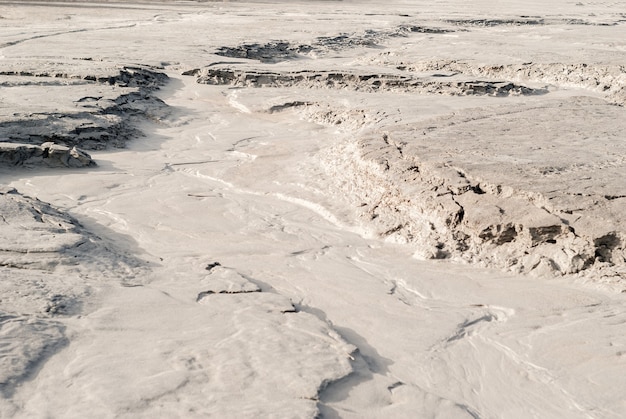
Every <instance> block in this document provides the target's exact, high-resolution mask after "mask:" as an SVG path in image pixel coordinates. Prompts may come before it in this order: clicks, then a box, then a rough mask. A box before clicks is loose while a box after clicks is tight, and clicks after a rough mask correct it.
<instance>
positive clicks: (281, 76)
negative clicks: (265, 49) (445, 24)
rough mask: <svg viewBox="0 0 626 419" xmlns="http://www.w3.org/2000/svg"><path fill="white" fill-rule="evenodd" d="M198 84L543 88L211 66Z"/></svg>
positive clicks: (510, 91)
mask: <svg viewBox="0 0 626 419" xmlns="http://www.w3.org/2000/svg"><path fill="white" fill-rule="evenodd" d="M186 74H187V75H196V76H197V77H198V83H203V84H210V85H232V86H240V87H300V88H325V89H340V90H344V89H347V90H353V91H359V92H376V91H386V92H417V93H423V94H443V95H454V96H464V95H488V96H510V95H538V94H545V93H547V90H546V89H543V88H532V87H527V86H523V85H520V84H516V83H512V82H509V81H497V80H486V79H485V80H476V79H467V78H445V79H442V78H441V77H438V76H437V75H433V76H432V77H428V76H424V77H414V76H407V75H402V74H393V73H375V74H372V73H357V72H343V71H289V72H276V71H263V70H242V69H237V68H228V67H226V68H214V67H208V68H205V69H198V70H194V71H189V72H187V73H186Z"/></svg>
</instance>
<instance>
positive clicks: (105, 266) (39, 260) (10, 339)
mask: <svg viewBox="0 0 626 419" xmlns="http://www.w3.org/2000/svg"><path fill="white" fill-rule="evenodd" d="M0 214H1V215H0V224H2V239H1V240H0V295H2V298H1V299H0V398H2V397H4V398H10V397H11V396H12V394H13V392H14V391H15V389H16V387H17V386H19V385H20V383H21V382H23V381H25V380H28V379H30V378H32V376H33V375H34V374H35V373H36V372H37V370H38V368H39V367H40V366H41V365H42V364H43V363H44V362H45V361H46V360H47V358H49V357H50V356H52V355H53V354H54V353H55V352H57V351H58V350H59V349H61V348H62V347H63V346H64V345H65V344H66V343H67V338H66V336H65V326H64V325H63V322H61V321H58V320H55V317H58V316H72V315H77V314H79V313H81V310H82V306H83V303H84V301H85V300H86V299H87V297H88V296H89V295H90V294H91V291H90V288H91V286H92V285H93V284H94V283H97V282H98V281H101V280H106V281H117V282H122V283H125V284H126V283H132V282H133V281H134V278H135V275H136V274H137V273H138V272H140V271H141V262H140V261H139V260H138V259H135V258H134V257H132V256H129V255H127V254H125V253H123V252H119V251H117V250H115V249H114V247H112V246H111V245H110V244H109V243H106V242H105V241H104V240H102V239H101V238H100V237H98V236H96V235H94V234H92V233H90V232H89V231H88V230H87V229H86V228H84V227H83V226H82V225H81V224H80V223H79V222H78V221H77V220H76V219H74V218H73V217H71V216H70V215H68V214H66V213H64V212H62V211H60V210H58V209H56V208H54V207H52V206H51V205H49V204H46V203H44V202H41V201H39V200H37V199H33V198H30V197H28V196H25V195H22V194H20V193H19V192H17V191H16V190H15V189H12V188H4V189H3V190H2V191H0ZM94 272H98V274H97V275H94Z"/></svg>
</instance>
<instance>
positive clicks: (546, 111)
mask: <svg viewBox="0 0 626 419" xmlns="http://www.w3.org/2000/svg"><path fill="white" fill-rule="evenodd" d="M557 102H559V103H545V104H543V105H540V106H530V105H524V106H517V107H515V108H511V109H506V108H505V109H495V108H491V107H489V108H485V109H472V110H468V111H465V112H459V113H457V114H456V115H455V116H450V115H447V116H445V117H441V118H439V119H430V120H426V121H424V122H423V123H418V124H407V125H406V126H394V127H388V129H387V130H385V131H383V132H381V131H379V130H377V131H374V132H371V131H370V132H369V134H365V135H361V136H359V137H358V138H357V139H354V140H353V141H349V142H347V143H344V144H340V145H337V146H335V147H334V148H333V149H331V150H329V151H327V152H326V153H325V155H324V156H323V160H322V161H323V163H324V165H325V167H326V170H327V171H328V173H329V175H330V176H329V178H331V179H335V180H336V184H337V187H339V188H341V189H343V190H349V191H350V192H351V199H352V202H353V204H354V205H355V206H356V207H357V208H358V209H359V212H360V214H361V218H362V223H363V224H364V225H366V226H370V227H371V228H373V230H374V231H375V232H376V234H377V235H379V236H380V237H384V238H388V239H389V240H394V241H400V242H405V243H414V244H417V248H418V249H420V250H419V251H418V254H419V256H421V257H425V258H454V259H461V260H466V261H471V262H477V263H480V264H483V265H487V266H497V267H499V268H504V269H509V270H513V271H517V272H533V273H536V274H541V275H543V274H555V273H556V274H574V273H580V272H584V271H589V272H591V271H596V272H597V271H600V272H601V274H600V275H598V277H599V278H604V279H598V280H599V281H602V280H607V281H618V282H619V281H620V278H621V277H622V276H623V274H624V271H626V250H625V248H626V246H625V243H626V232H625V231H624V230H623V225H622V221H621V220H623V219H624V217H625V216H626V213H624V208H626V205H625V204H626V198H625V197H626V193H625V191H624V190H623V182H622V180H621V179H622V174H623V172H624V165H625V164H626V161H625V160H624V158H623V153H624V151H623V150H622V149H623V143H622V142H621V141H619V138H620V135H621V134H620V132H621V130H623V129H624V128H626V127H615V126H614V125H613V126H612V127H613V128H611V129H608V128H606V126H609V125H607V124H606V123H605V122H606V120H611V121H615V120H616V119H617V118H621V117H622V116H623V115H622V108H621V107H614V106H611V105H608V104H606V102H603V101H601V100H598V99H595V100H594V99H584V98H578V99H573V100H569V101H562V102H560V101H557ZM565 106H567V107H570V108H574V109H576V112H572V113H571V114H569V115H567V116H564V115H563V113H562V112H561V111H562V109H563V108H564V107H565ZM557 113H558V116H557V115H556V114H557ZM584 114H593V115H595V118H596V119H595V121H593V122H592V123H588V122H585V121H589V119H588V118H581V115H584ZM620 115H622V116H620ZM605 118H606V120H605ZM564 119H565V120H564ZM554 121H559V124H564V126H566V127H567V128H564V129H563V130H560V131H556V130H554V129H553V128H554ZM494 122H498V123H494ZM513 122H514V123H513ZM618 125H619V124H618ZM537 130H539V131H541V133H542V135H543V136H544V137H545V138H544V139H545V141H546V144H549V146H548V147H541V146H538V145H537V144H536V142H535V141H534V135H535V134H534V133H535V132H537ZM592 133H593V134H592ZM599 138H602V144H598V143H599V141H598V139H599ZM586 147H587V148H588V149H589V150H592V149H593V152H591V151H590V152H587V153H583V154H580V153H579V152H578V154H576V153H577V151H576V150H580V149H581V148H582V149H585V148H586ZM442 155H443V156H446V159H445V160H442V159H441V156H442ZM576 156H579V157H576ZM609 278H610V279H609Z"/></svg>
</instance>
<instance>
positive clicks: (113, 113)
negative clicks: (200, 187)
mask: <svg viewBox="0 0 626 419" xmlns="http://www.w3.org/2000/svg"><path fill="white" fill-rule="evenodd" d="M59 79H63V80H68V81H70V83H69V84H68V85H65V84H64V83H62V84H55V81H57V80H59ZM0 80H3V92H4V94H5V101H6V102H8V104H7V105H6V106H4V107H3V108H0V142H2V143H8V144H4V145H2V146H1V147H0V161H2V162H3V163H5V164H9V165H14V166H37V165H44V166H55V167H63V166H67V167H83V166H93V165H94V162H93V161H92V160H91V158H90V156H89V155H88V154H87V153H85V152H84V151H83V150H100V149H104V148H107V147H118V148H119V147H124V146H125V144H126V142H127V141H128V140H130V139H132V138H135V137H137V136H140V135H142V134H141V132H140V130H139V129H138V128H137V124H138V122H140V121H142V120H145V119H149V120H153V121H161V120H163V119H164V118H165V117H166V116H167V115H168V113H169V110H168V107H167V105H166V104H165V103H164V102H163V101H162V100H160V99H158V98H157V97H156V96H155V95H154V91H155V90H157V89H159V87H160V86H162V85H163V84H165V83H166V82H167V76H166V75H165V74H163V73H161V72H159V71H157V70H155V69H153V68H150V67H132V66H126V67H122V68H121V69H119V70H117V74H112V75H107V74H94V75H89V74H88V75H82V76H76V75H68V74H67V73H50V72H49V71H41V72H37V71H30V70H29V71H17V70H15V71H14V70H10V71H5V72H3V73H1V74H0ZM42 86H47V88H50V89H57V88H58V89H63V91H64V95H63V96H61V97H60V98H59V100H58V101H55V102H54V103H51V104H49V106H48V105H46V104H41V105H38V106H37V108H36V109H33V108H32V107H29V108H27V107H25V106H24V102H25V101H26V102H28V100H29V99H30V98H31V96H36V95H37V94H38V91H39V90H38V89H41V88H42ZM62 152H64V153H65V154H64V156H61V154H62ZM55 155H56V156H59V157H58V158H56V157H55Z"/></svg>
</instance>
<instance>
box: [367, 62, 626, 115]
mask: <svg viewBox="0 0 626 419" xmlns="http://www.w3.org/2000/svg"><path fill="white" fill-rule="evenodd" d="M375 61H376V62H377V63H378V64H382V65H385V66H393V67H396V68H397V69H399V70H402V71H410V72H415V71H417V72H421V71H441V72H447V73H448V74H464V75H466V76H474V77H488V78H504V79H506V80H513V81H518V82H526V83H528V82H539V83H548V84H552V85H556V86H561V87H565V88H568V87H570V88H571V87H578V88H585V89H590V90H592V91H595V92H598V93H601V94H603V95H604V96H605V97H606V98H607V100H608V101H609V102H610V103H613V104H617V105H621V106H624V104H626V66H623V65H617V64H602V63H559V62H554V63H533V62H529V63H521V64H478V63H472V62H467V61H454V60H435V61H422V62H410V61H404V60H393V59H390V58H389V57H387V56H382V57H380V59H376V60H375Z"/></svg>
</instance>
